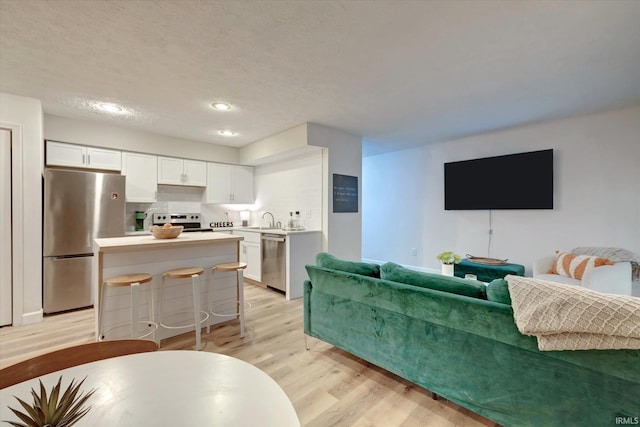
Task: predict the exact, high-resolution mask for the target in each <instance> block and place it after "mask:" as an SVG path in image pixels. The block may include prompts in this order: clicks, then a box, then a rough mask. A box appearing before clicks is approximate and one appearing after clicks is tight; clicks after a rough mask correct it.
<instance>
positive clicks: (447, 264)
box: [436, 251, 462, 276]
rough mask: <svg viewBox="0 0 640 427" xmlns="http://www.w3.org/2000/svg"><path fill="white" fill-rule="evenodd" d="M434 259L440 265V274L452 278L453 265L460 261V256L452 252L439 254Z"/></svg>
mask: <svg viewBox="0 0 640 427" xmlns="http://www.w3.org/2000/svg"><path fill="white" fill-rule="evenodd" d="M436 258H438V260H440V262H441V263H442V274H443V275H445V276H453V265H454V264H457V263H459V262H460V261H461V260H462V257H461V256H460V255H458V254H455V253H453V252H452V251H444V252H440V253H439V254H438V255H437V256H436Z"/></svg>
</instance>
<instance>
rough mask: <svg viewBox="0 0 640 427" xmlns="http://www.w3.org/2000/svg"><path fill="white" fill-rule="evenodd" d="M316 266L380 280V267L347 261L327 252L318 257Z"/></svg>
mask: <svg viewBox="0 0 640 427" xmlns="http://www.w3.org/2000/svg"><path fill="white" fill-rule="evenodd" d="M316 265H317V266H318V267H324V268H329V269H332V270H340V271H345V272H347V273H354V274H360V275H362V276H370V277H377V278H380V266H379V265H377V264H370V263H367V262H358V261H347V260H343V259H339V258H336V257H335V256H333V255H331V254H329V253H326V252H320V253H319V254H318V255H316Z"/></svg>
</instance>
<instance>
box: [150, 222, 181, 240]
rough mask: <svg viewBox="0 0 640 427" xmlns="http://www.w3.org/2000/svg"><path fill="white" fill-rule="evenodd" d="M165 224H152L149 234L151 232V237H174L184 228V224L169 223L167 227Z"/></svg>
mask: <svg viewBox="0 0 640 427" xmlns="http://www.w3.org/2000/svg"><path fill="white" fill-rule="evenodd" d="M166 225H167V224H165V225H163V226H162V227H160V226H158V225H154V226H153V227H151V234H153V237H155V238H156V239H175V238H176V237H178V236H179V235H180V233H182V230H183V229H184V226H182V225H174V226H172V225H170V224H169V227H167V226H166Z"/></svg>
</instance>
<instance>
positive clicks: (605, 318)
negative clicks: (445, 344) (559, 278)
mask: <svg viewBox="0 0 640 427" xmlns="http://www.w3.org/2000/svg"><path fill="white" fill-rule="evenodd" d="M505 279H506V280H507V282H508V284H509V293H510V294H511V301H512V306H513V317H514V319H515V323H516V326H517V327H518V330H519V331H520V332H521V333H522V334H524V335H532V336H535V337H536V338H537V339H538V349H540V350H542V351H551V350H609V349H614V350H617V349H640V298H635V297H630V296H626V295H613V294H603V293H600V292H596V291H592V290H590V289H586V288H583V287H580V286H571V285H563V284H558V283H555V282H549V281H546V280H540V279H534V278H531V277H520V276H512V275H508V276H506V277H505Z"/></svg>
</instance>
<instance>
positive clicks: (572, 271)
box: [549, 252, 613, 280]
mask: <svg viewBox="0 0 640 427" xmlns="http://www.w3.org/2000/svg"><path fill="white" fill-rule="evenodd" d="M603 265H613V262H612V261H610V260H608V259H606V258H600V257H596V256H589V255H574V254H570V253H566V252H557V253H556V259H555V261H554V262H553V267H551V271H549V273H551V274H560V275H561V276H567V277H571V278H572V279H578V280H582V275H583V274H584V272H585V271H586V270H587V269H590V268H595V267H601V266H603Z"/></svg>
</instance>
